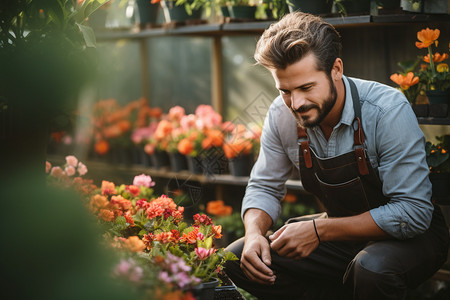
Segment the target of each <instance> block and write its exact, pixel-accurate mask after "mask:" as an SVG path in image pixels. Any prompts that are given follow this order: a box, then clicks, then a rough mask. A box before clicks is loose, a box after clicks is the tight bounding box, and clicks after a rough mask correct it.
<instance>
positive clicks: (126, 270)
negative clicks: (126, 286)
mask: <svg viewBox="0 0 450 300" xmlns="http://www.w3.org/2000/svg"><path fill="white" fill-rule="evenodd" d="M143 273H144V272H143V269H142V268H141V267H140V266H138V265H136V262H135V261H134V260H133V259H129V260H124V259H122V260H121V261H120V263H119V264H118V265H117V266H116V267H115V268H114V275H115V276H117V277H124V278H128V280H129V281H131V282H140V281H141V278H142V276H143Z"/></svg>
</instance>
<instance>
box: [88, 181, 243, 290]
mask: <svg viewBox="0 0 450 300" xmlns="http://www.w3.org/2000/svg"><path fill="white" fill-rule="evenodd" d="M153 186H154V182H153V181H152V179H151V177H150V176H148V175H145V174H141V175H139V176H136V177H135V178H134V180H133V184H130V185H126V184H121V185H115V184H114V183H113V182H108V181H103V182H102V186H101V188H99V189H97V190H95V192H94V193H92V194H91V195H89V196H88V197H87V198H86V200H87V203H86V205H87V206H88V207H89V208H90V210H91V212H92V213H93V214H94V215H95V216H97V218H98V220H99V224H100V225H101V226H102V228H104V232H105V235H104V237H105V238H106V240H107V242H108V243H111V244H112V245H113V246H114V247H115V248H127V249H130V250H133V251H134V252H137V254H138V256H139V257H141V258H143V259H144V260H146V262H147V264H154V265H156V266H158V267H159V269H160V272H159V276H158V278H159V279H160V280H162V281H163V282H165V283H167V284H169V285H171V286H172V287H173V288H175V289H178V290H184V291H186V290H191V291H192V292H193V294H194V295H197V296H198V298H199V299H203V298H201V297H202V296H201V294H202V292H204V291H205V289H206V290H207V291H208V290H209V291H210V292H211V288H208V287H209V286H210V285H211V286H212V293H214V287H215V286H217V285H218V284H219V280H218V278H219V274H220V272H221V270H222V268H223V265H224V263H225V262H226V261H228V260H235V259H237V258H236V256H235V255H234V254H233V253H231V252H227V251H225V249H223V248H216V247H215V240H217V239H220V238H221V237H222V234H221V231H222V227H221V226H220V225H217V226H216V225H214V223H213V221H212V220H211V218H210V217H208V216H207V215H205V214H198V213H197V214H195V215H194V216H193V220H191V221H188V220H185V219H184V217H183V212H184V207H182V206H178V205H177V204H176V203H175V201H174V199H172V198H169V197H167V196H166V195H161V196H155V195H154V191H153V188H152V187H153ZM188 222H189V223H188ZM176 266H179V267H181V268H178V267H176ZM180 273H183V274H180ZM177 275H179V276H177ZM211 282H212V284H210V283H211ZM210 299H212V298H210Z"/></svg>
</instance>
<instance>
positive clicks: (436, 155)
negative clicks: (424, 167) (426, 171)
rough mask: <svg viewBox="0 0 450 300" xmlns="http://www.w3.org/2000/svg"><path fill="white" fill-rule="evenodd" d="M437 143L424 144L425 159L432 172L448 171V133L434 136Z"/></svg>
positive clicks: (449, 144)
mask: <svg viewBox="0 0 450 300" xmlns="http://www.w3.org/2000/svg"><path fill="white" fill-rule="evenodd" d="M436 139H437V140H438V141H439V143H438V144H432V143H431V142H427V143H426V144H425V152H426V155H427V156H426V160H427V164H428V166H429V167H430V172H432V173H446V172H450V159H449V157H450V153H449V149H450V135H444V136H440V137H436Z"/></svg>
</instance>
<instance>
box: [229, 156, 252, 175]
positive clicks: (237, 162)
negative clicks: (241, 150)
mask: <svg viewBox="0 0 450 300" xmlns="http://www.w3.org/2000/svg"><path fill="white" fill-rule="evenodd" d="M252 166H253V159H252V156H251V155H242V156H237V157H235V158H232V159H230V160H229V167H230V174H231V175H233V176H249V175H250V171H251V169H252Z"/></svg>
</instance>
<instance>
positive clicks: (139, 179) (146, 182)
mask: <svg viewBox="0 0 450 300" xmlns="http://www.w3.org/2000/svg"><path fill="white" fill-rule="evenodd" d="M133 185H136V186H144V187H148V188H150V187H152V186H155V182H154V181H152V178H151V177H150V176H148V175H145V174H141V175H138V176H135V177H134V179H133Z"/></svg>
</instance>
